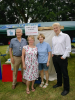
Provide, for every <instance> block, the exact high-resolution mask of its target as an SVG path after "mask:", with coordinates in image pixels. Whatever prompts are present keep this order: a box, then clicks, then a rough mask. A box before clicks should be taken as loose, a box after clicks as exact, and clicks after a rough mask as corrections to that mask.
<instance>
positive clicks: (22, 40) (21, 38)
mask: <svg viewBox="0 0 75 100" xmlns="http://www.w3.org/2000/svg"><path fill="white" fill-rule="evenodd" d="M15 40H16V41H18V39H17V37H16V39H15ZM21 41H23V38H21Z"/></svg>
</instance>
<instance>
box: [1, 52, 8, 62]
mask: <svg viewBox="0 0 75 100" xmlns="http://www.w3.org/2000/svg"><path fill="white" fill-rule="evenodd" d="M6 55H7V54H2V53H1V52H0V56H2V57H3V58H4V59H5V60H7V59H6V58H5V56H6Z"/></svg>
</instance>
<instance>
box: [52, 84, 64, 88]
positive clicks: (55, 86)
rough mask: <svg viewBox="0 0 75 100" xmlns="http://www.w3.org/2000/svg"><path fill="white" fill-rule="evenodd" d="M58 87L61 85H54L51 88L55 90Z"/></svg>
mask: <svg viewBox="0 0 75 100" xmlns="http://www.w3.org/2000/svg"><path fill="white" fill-rule="evenodd" d="M60 86H62V85H58V84H56V85H54V86H53V88H57V87H60Z"/></svg>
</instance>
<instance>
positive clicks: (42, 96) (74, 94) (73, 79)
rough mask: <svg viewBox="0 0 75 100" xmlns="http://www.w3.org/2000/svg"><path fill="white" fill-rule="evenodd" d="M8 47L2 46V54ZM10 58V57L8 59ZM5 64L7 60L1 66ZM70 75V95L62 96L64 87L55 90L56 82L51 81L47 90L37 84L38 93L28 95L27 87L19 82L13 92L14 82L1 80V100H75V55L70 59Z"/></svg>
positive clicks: (2, 60)
mask: <svg viewBox="0 0 75 100" xmlns="http://www.w3.org/2000/svg"><path fill="white" fill-rule="evenodd" d="M6 48H7V46H0V51H1V52H2V53H5V52H6ZM6 58H8V56H7V57H6ZM4 63H5V59H4V58H2V59H1V65H3V64H4ZM68 73H69V78H70V93H69V94H68V95H66V96H61V95H60V94H61V92H62V91H63V86H62V87H59V88H56V89H53V88H52V87H53V85H54V84H56V80H55V81H49V86H48V87H47V88H46V89H43V88H40V87H39V86H38V85H37V84H35V87H36V91H35V92H30V94H29V95H28V94H26V85H25V84H23V83H21V82H18V83H17V87H16V88H15V90H12V88H11V87H12V82H2V80H0V100H75V54H71V57H70V58H69V59H68Z"/></svg>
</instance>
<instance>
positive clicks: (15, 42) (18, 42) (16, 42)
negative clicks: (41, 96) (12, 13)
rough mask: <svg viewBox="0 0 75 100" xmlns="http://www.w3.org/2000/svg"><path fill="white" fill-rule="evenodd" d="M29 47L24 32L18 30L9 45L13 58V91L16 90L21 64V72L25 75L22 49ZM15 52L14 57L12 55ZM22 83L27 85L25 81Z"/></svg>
mask: <svg viewBox="0 0 75 100" xmlns="http://www.w3.org/2000/svg"><path fill="white" fill-rule="evenodd" d="M25 45H27V41H26V40H25V39H24V38H22V30H21V29H19V28H18V29H16V38H13V39H11V42H10V45H9V53H10V58H11V63H12V64H13V83H12V89H15V87H16V83H17V80H16V79H17V72H18V69H19V65H20V64H21V72H22V75H23V65H22V48H23V46H25ZM12 51H13V55H12ZM22 82H23V83H25V80H24V79H22Z"/></svg>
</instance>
